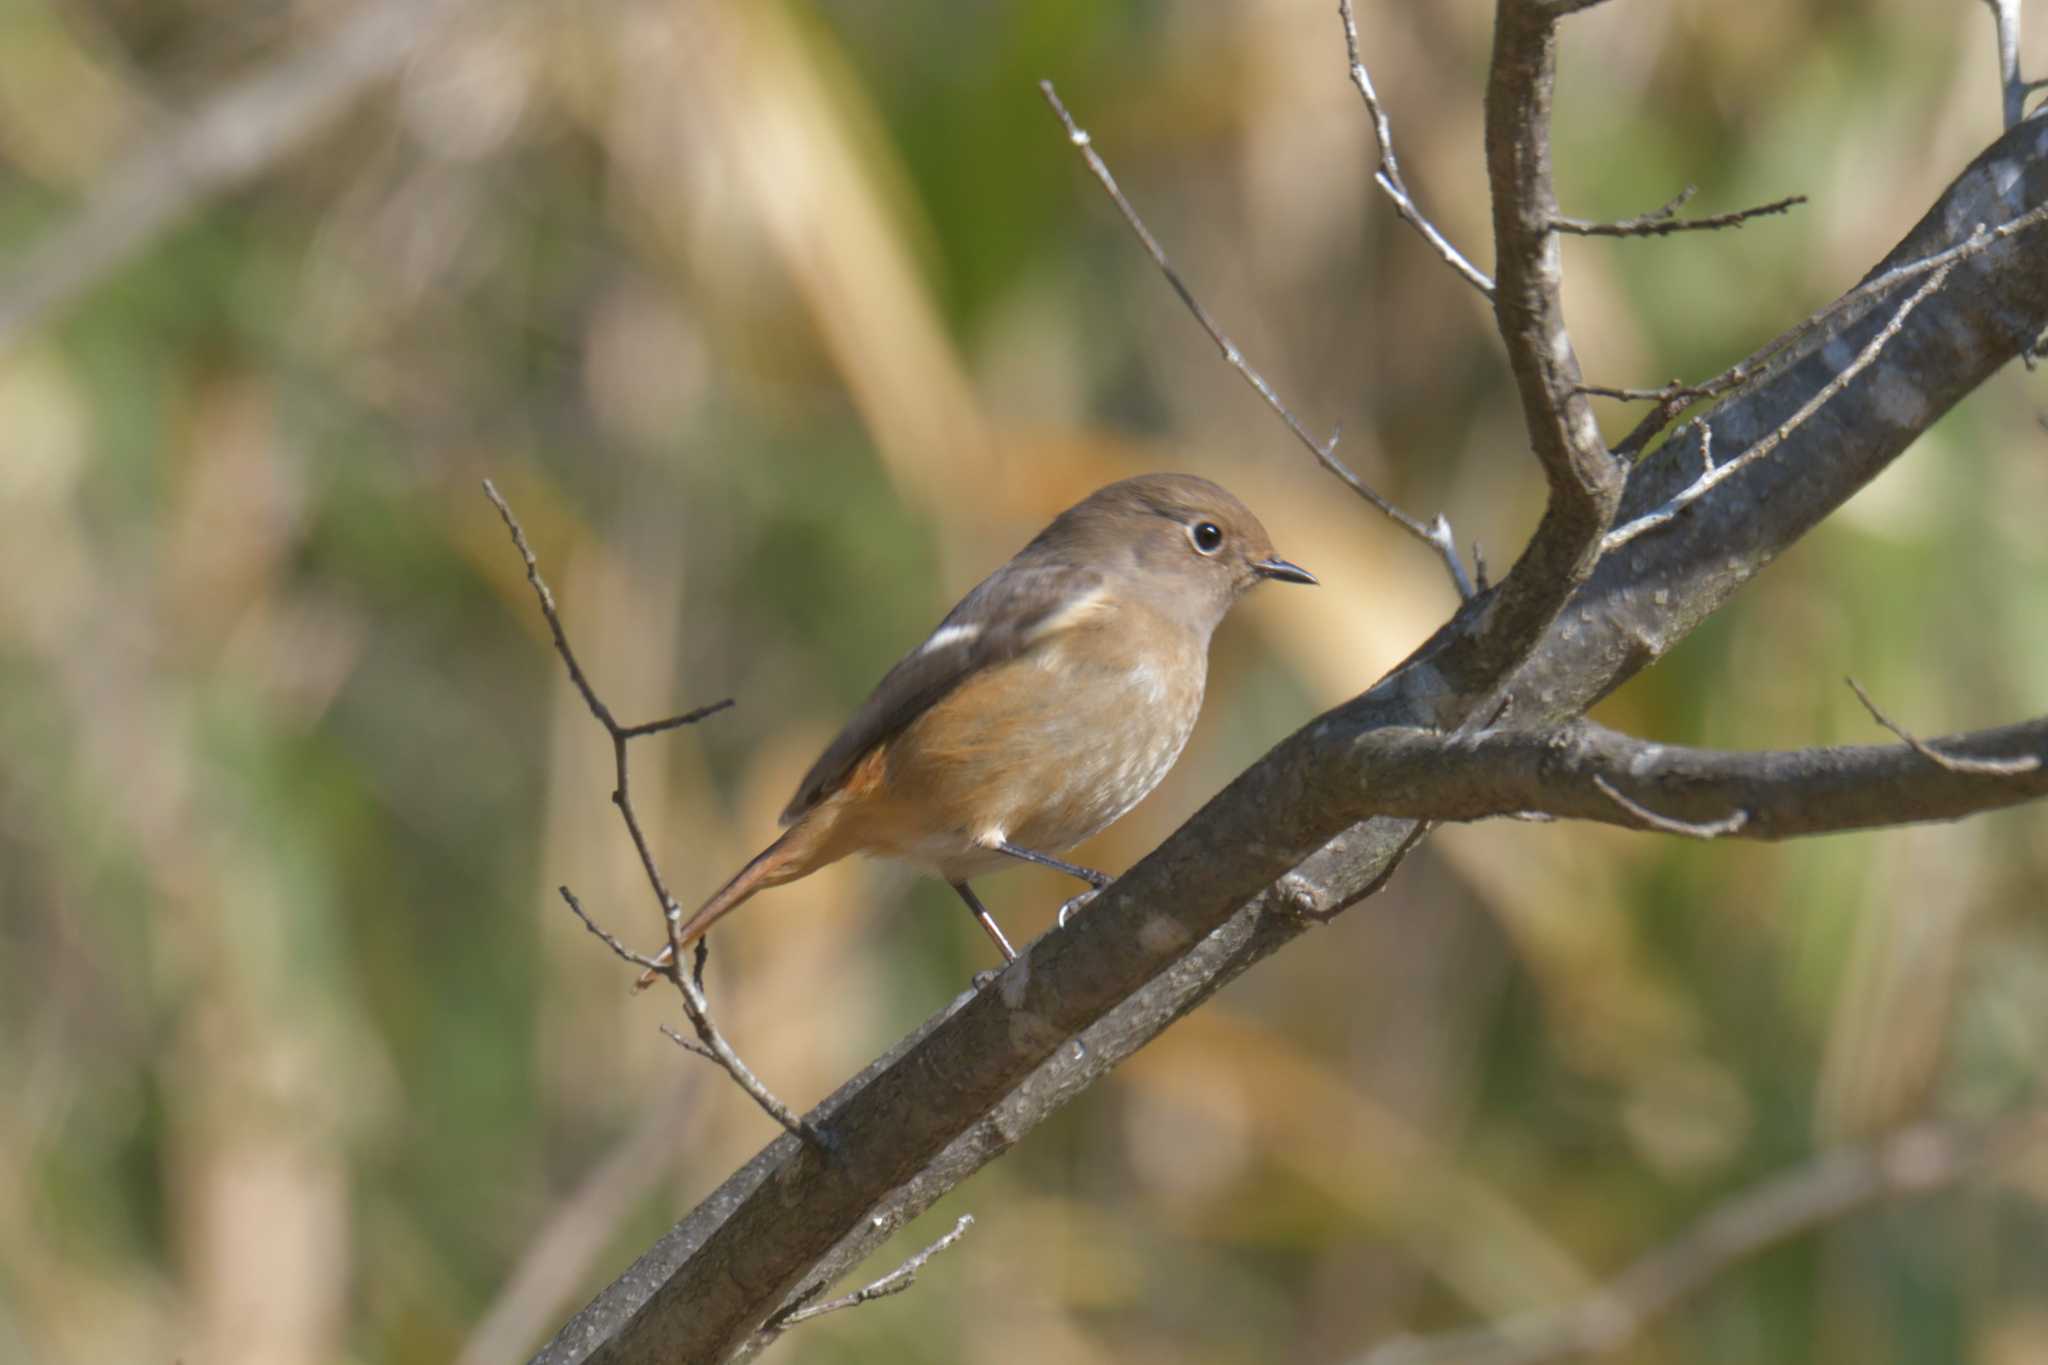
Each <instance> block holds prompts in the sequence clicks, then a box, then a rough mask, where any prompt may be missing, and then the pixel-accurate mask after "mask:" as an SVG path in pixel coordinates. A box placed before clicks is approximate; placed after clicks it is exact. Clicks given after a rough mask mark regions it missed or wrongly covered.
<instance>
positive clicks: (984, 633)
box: [782, 562, 1106, 825]
mask: <svg viewBox="0 0 2048 1365" xmlns="http://www.w3.org/2000/svg"><path fill="white" fill-rule="evenodd" d="M1105 585H1106V580H1105V579H1104V577H1103V575H1102V573H1101V572H1100V571H1099V570H1095V569H1084V568H1078V567H1075V566H1072V565H1063V564H1045V565H1032V566H1022V565H1018V564H1016V563H1015V562H1012V563H1011V564H1008V565H1006V566H1004V568H1002V569H1001V570H998V571H997V572H996V573H994V574H991V575H990V576H989V577H987V578H985V579H983V580H982V582H981V584H980V585H979V586H978V587H976V588H975V589H974V591H972V592H970V593H968V594H967V596H965V597H964V598H962V599H961V600H960V604H959V605H958V606H956V607H954V608H953V610H952V611H951V612H949V613H947V615H946V619H945V620H943V621H941V622H939V625H938V629H936V630H934V631H933V632H932V633H931V636H930V638H928V639H927V640H926V641H925V642H924V643H923V644H921V645H919V646H918V647H917V648H916V649H914V650H912V651H911V652H910V653H909V654H907V655H905V656H904V657H903V658H902V659H901V660H899V661H898V662H897V664H896V666H895V667H894V668H892V669H890V670H889V671H888V673H886V674H884V675H883V677H882V681H881V682H879V683H877V684H876V685H875V690H874V692H873V693H872V694H870V695H869V697H868V699H867V700H866V701H865V702H863V703H861V708H860V710H858V711H856V712H854V713H853V719H851V720H849V721H847V722H846V728H845V729H843V730H841V731H840V732H839V737H838V738H837V739H834V740H833V741H832V743H831V744H829V745H828V746H826V749H825V752H824V753H823V754H821V755H819V756H818V761H817V762H816V763H813V764H812V765H811V770H810V772H808V773H806V774H805V775H804V780H803V783H802V785H800V786H799V787H798V788H797V789H796V795H795V796H794V797H792V798H791V799H790V803H789V805H788V807H787V808H786V809H785V810H784V811H783V812H782V823H783V824H785V825H787V824H792V823H794V822H795V821H797V820H799V819H801V818H802V817H803V816H804V814H805V813H806V812H808V811H809V810H810V809H811V808H812V807H813V806H815V805H817V804H818V803H819V802H820V801H822V800H823V799H824V798H825V796H826V795H827V794H829V793H830V792H831V791H833V790H834V789H835V788H836V787H838V785H839V784H840V782H841V781H843V780H844V779H845V777H846V775H847V773H849V772H851V771H852V770H853V767H854V765H855V764H856V763H858V762H860V760H861V759H862V758H864V757H866V756H867V754H868V752H869V751H870V750H871V749H873V748H874V747H875V746H876V745H878V744H881V743H883V742H885V741H887V740H889V739H893V738H894V737H895V736H896V735H898V734H900V733H901V732H902V731H903V729H904V727H906V726H908V725H909V724H910V723H911V722H912V721H914V720H916V719H917V718H918V717H919V716H920V715H922V714H924V712H925V710H926V709H927V708H928V707H930V706H931V705H932V704H933V703H935V702H937V701H938V700H939V699H940V698H941V697H943V696H945V695H946V694H947V693H948V692H951V691H952V690H953V689H954V688H955V687H958V686H959V685H960V683H961V682H962V681H963V680H964V679H965V678H967V677H968V676H969V675H970V674H973V673H976V672H979V671H980V670H982V669H985V668H991V667H993V666H995V665H997V664H1000V663H1004V662H1006V661H1008V660H1010V659H1014V658H1016V657H1017V656H1018V655H1020V654H1022V653H1024V651H1026V650H1028V649H1030V648H1031V647H1032V646H1033V645H1035V644H1037V643H1038V642H1039V641H1040V640H1043V639H1044V638H1045V637H1046V636H1048V635H1050V634H1053V633H1055V632H1057V631H1061V630H1064V629H1066V628H1067V627H1068V626H1070V625H1073V624H1075V623H1077V622H1079V621H1080V620H1082V619H1084V618H1085V617H1087V616H1090V615H1092V614H1094V613H1095V612H1097V611H1100V610H1101V609H1102V608H1103V605H1104V604H1105V601H1106V598H1105Z"/></svg>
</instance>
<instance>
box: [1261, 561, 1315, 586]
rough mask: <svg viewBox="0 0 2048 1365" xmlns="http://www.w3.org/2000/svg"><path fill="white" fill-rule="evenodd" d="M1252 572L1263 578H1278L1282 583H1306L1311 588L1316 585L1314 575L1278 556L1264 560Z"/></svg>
mask: <svg viewBox="0 0 2048 1365" xmlns="http://www.w3.org/2000/svg"><path fill="white" fill-rule="evenodd" d="M1252 572H1253V573H1255V574H1257V575H1258V576H1259V577H1261V578H1277V579H1279V580H1280V581H1281V582H1282V583H1306V584H1308V585H1309V586H1310V587H1314V586H1315V585H1316V576H1315V575H1314V574H1312V573H1310V572H1309V571H1308V570H1307V569H1304V568H1302V567H1301V565H1299V564H1290V563H1288V562H1287V561H1286V560H1284V559H1282V558H1281V557H1280V556H1278V555H1274V556H1273V557H1272V558H1271V559H1262V560H1260V561H1259V562H1258V563H1256V564H1254V565H1252Z"/></svg>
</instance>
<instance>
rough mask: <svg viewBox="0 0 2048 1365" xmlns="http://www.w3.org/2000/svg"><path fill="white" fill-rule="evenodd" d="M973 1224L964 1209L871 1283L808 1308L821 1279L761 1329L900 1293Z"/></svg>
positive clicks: (773, 1329) (821, 1286)
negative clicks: (946, 1228)
mask: <svg viewBox="0 0 2048 1365" xmlns="http://www.w3.org/2000/svg"><path fill="white" fill-rule="evenodd" d="M973 1226H974V1215H973V1214H971V1213H963V1214H961V1215H960V1218H959V1221H957V1222H955V1223H954V1224H953V1230H952V1231H951V1232H949V1233H947V1234H946V1235H945V1236H944V1237H941V1238H939V1240H938V1241H936V1242H933V1243H932V1244H931V1245H930V1246H928V1247H926V1248H925V1249H924V1250H923V1251H920V1252H918V1253H917V1254H916V1255H915V1256H912V1257H911V1258H910V1259H909V1260H907V1261H905V1262H904V1263H903V1264H902V1265H899V1266H897V1267H896V1268H895V1269H894V1270H892V1271H890V1272H889V1273H888V1274H886V1275H884V1276H883V1277H882V1278H881V1279H879V1280H876V1281H875V1282H874V1283H873V1284H871V1285H868V1286H867V1287H866V1288H864V1289H856V1290H855V1291H854V1292H853V1293H851V1294H847V1295H844V1296H842V1297H840V1298H836V1299H829V1300H827V1301H826V1302H824V1303H820V1304H813V1305H811V1306H810V1307H808V1308H806V1307H804V1306H803V1304H804V1302H805V1300H806V1299H807V1298H810V1297H814V1296H815V1295H817V1294H819V1293H820V1292H822V1291H823V1290H824V1288H825V1286H824V1283H823V1282H822V1281H821V1282H820V1283H819V1284H817V1285H815V1286H813V1287H812V1288H811V1289H810V1290H809V1291H807V1293H805V1294H803V1295H799V1296H798V1297H797V1300H796V1302H794V1303H792V1304H791V1305H790V1306H789V1308H787V1309H785V1310H783V1311H782V1312H781V1313H778V1314H777V1315H776V1316H774V1317H772V1318H770V1319H769V1320H768V1325H767V1326H766V1327H764V1328H763V1329H762V1330H763V1331H766V1332H780V1331H782V1330H783V1329H784V1328H788V1327H794V1326H796V1325H797V1324H798V1323H800V1322H808V1321H810V1320H811V1319H812V1318H821V1317H823V1316H825V1314H827V1313H837V1312H840V1311H841V1310H843V1309H847V1308H858V1307H860V1306H861V1305H862V1304H864V1303H869V1302H872V1301H873V1300H875V1299H881V1298H887V1297H888V1296H889V1295H891V1294H901V1293H902V1292H903V1291H904V1290H906V1289H908V1288H910V1286H911V1285H913V1284H915V1283H917V1273H918V1272H919V1271H920V1270H923V1269H924V1267H925V1263H926V1262H927V1261H929V1260H931V1258H932V1257H934V1256H936V1255H938V1254H939V1253H940V1252H942V1251H946V1250H948V1249H950V1248H951V1247H952V1245H953V1244H954V1243H955V1242H957V1241H959V1240H960V1239H961V1238H962V1237H965V1236H966V1235H967V1229H969V1228H971V1227H973Z"/></svg>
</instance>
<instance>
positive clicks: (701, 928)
mask: <svg viewBox="0 0 2048 1365" xmlns="http://www.w3.org/2000/svg"><path fill="white" fill-rule="evenodd" d="M822 823H824V822H817V821H809V820H806V821H802V822H800V823H798V824H797V825H795V826H794V827H792V828H790V829H788V830H786V831H784V832H783V835H782V837H781V838H780V839H777V840H776V841H775V842H774V843H772V844H770V845H768V847H766V848H764V849H762V850H761V851H760V852H759V853H756V854H755V855H754V856H753V857H752V858H751V859H750V860H749V861H748V863H747V865H746V866H745V867H743V868H741V869H740V870H739V871H738V872H735V873H733V875H732V880H731V881H729V882H727V883H726V884H725V885H724V886H721V887H719V888H718V890H717V892H715V893H714V894H713V895H712V897H711V899H710V900H708V901H705V902H704V904H703V905H701V906H699V907H698V908H697V913H696V914H694V915H692V916H690V918H689V919H688V920H687V921H685V922H684V924H683V927H682V930H681V931H680V933H679V934H678V935H677V939H676V941H677V942H678V943H680V944H681V945H682V946H683V947H685V948H687V947H689V946H690V945H691V944H693V943H695V942H696V941H697V940H698V939H700V938H702V937H704V935H705V934H706V933H707V932H709V930H710V928H711V926H712V925H713V924H716V923H717V922H718V921H719V920H720V919H722V918H724V917H725V916H726V915H728V914H730V913H732V912H733V911H734V910H737V909H739V908H740V906H742V905H744V904H745V903H746V902H747V900H748V899H749V898H750V897H751V896H752V895H753V894H754V893H755V892H756V891H766V890H767V889H768V888H769V887H771V886H781V885H782V884H783V883H785V882H793V881H795V880H796V879H797V878H799V877H805V876H809V875H810V874H811V873H813V872H815V871H817V870H818V869H819V868H821V867H823V866H825V864H827V863H832V862H837V861H838V860H839V859H840V858H841V857H842V856H844V855H843V854H840V853H836V852H830V853H828V852H827V850H826V849H825V848H824V847H822V845H823V844H824V843H825V842H826V841H825V840H822V839H820V838H819V837H818V836H819V834H820V832H821V831H820V829H819V825H820V824H822ZM669 954H670V950H669V949H668V948H667V947H664V948H662V950H661V953H660V955H659V956H657V957H656V958H655V959H654V962H655V966H654V967H653V968H650V969H649V970H647V971H644V972H642V973H641V974H640V979H639V981H637V982H636V983H634V989H635V990H645V989H647V987H649V986H651V985H653V984H654V982H655V980H656V979H657V978H658V976H659V974H660V972H659V969H662V968H666V967H667V966H668V961H669Z"/></svg>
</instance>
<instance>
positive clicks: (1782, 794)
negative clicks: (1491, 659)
mask: <svg viewBox="0 0 2048 1365" xmlns="http://www.w3.org/2000/svg"><path fill="white" fill-rule="evenodd" d="M1925 747H1927V748H1931V749H1932V750H1934V752H1935V753H1937V754H1938V755H1940V756H1941V757H1938V758H1936V757H1929V756H1928V755H1927V753H1925V752H1923V751H1922V746H1921V745H1919V744H1918V743H1906V744H1880V745H1857V746H1850V747H1836V748H1812V749H1771V750H1762V751H1758V752H1753V753H1731V752H1726V751H1723V750H1715V749H1690V748H1685V747H1683V746H1679V745H1670V744H1653V743H1650V742H1648V741H1646V740H1640V739H1635V738H1632V737H1631V736H1628V735H1623V734H1617V733H1616V732H1615V731H1613V730H1608V729H1605V728H1603V727H1601V726H1598V725H1595V724H1593V723H1591V722H1590V721H1580V722H1577V723H1576V724H1573V725H1570V726H1566V727H1564V728H1562V729H1559V730H1554V731H1548V732H1531V731H1526V730H1495V731H1489V732H1487V733H1485V734H1480V735H1445V734H1443V733H1441V732H1438V731H1425V730H1413V729H1406V728H1401V727H1388V728H1384V729H1378V730H1369V731H1365V732H1363V733H1361V734H1359V735H1357V736H1356V737H1355V738H1354V739H1353V740H1352V741H1351V745H1350V757H1349V759H1348V761H1347V763H1345V764H1344V765H1343V767H1344V768H1345V769H1346V770H1348V776H1349V779H1350V780H1351V781H1354V782H1356V783H1357V784H1358V789H1357V790H1356V791H1355V793H1353V795H1352V796H1351V799H1350V801H1349V802H1347V804H1348V805H1349V806H1350V808H1351V809H1352V810H1353V811H1356V812H1357V813H1358V815H1359V816H1360V818H1363V817H1365V816H1369V815H1394V816H1402V817H1405V818H1408V819H1416V820H1438V821H1442V820H1482V819H1485V818H1487V817H1489V816H1496V815H1515V814H1519V813H1521V812H1524V811H1538V812H1541V813H1543V814H1545V815H1555V816H1561V817H1564V818H1566V819H1572V820H1595V821H1598V822H1600V823H1602V824H1608V825H1621V826H1624V827H1626V828H1630V829H1652V830H1663V831H1664V832H1666V833H1685V834H1696V833H1698V832H1700V831H1702V830H1706V831H1710V832H1711V833H1712V834H1714V835H1715V836H1717V837H1726V838H1740V839H1790V838H1794V837H1797V836H1800V835H1809V834H1839V833H1842V832H1843V831H1846V830H1856V829H1880V828H1884V827H1886V826H1891V825H1904V824H1912V823H1916V822H1919V821H1926V820H1955V819H1959V818H1961V817H1962V816H1965V815H1975V814H1977V813H1978V812H1979V811H1986V810H1996V809H1998V808H2000V807H2004V806H2012V805H2017V804H2019V803H2020V802H2022V801H2031V800H2037V799H2039V798H2040V797H2043V796H2048V717H2044V718H2040V719H2035V720H2029V721H2024V722H2021V723H2020V724H2017V725H2007V726H2002V727H2000V728H1998V729H1995V730H1979V731H1976V732H1975V733H1972V734H1966V735H1953V736H1949V737H1947V738H1944V739H1938V740H1934V741H1932V743H1931V744H1929V745H1927V746H1925ZM1942 758H1948V759H1954V760H1961V761H1960V762H1948V763H1944V762H1943V761H1942ZM1317 775H1318V777H1326V776H1327V777H1333V776H1334V774H1332V773H1331V772H1330V767H1329V765H1326V764H1325V763H1323V762H1320V761H1319V763H1318V774H1317ZM1602 783H1605V784H1606V785H1607V786H1609V787H1611V788H1612V789H1613V790H1614V791H1616V792H1619V793H1620V794H1621V795H1622V796H1623V797H1624V798H1626V799H1625V800H1624V801H1622V802H1617V801H1616V800H1615V799H1614V798H1613V796H1611V795H1609V794H1608V793H1607V792H1605V791H1603V790H1602V789H1601V784H1602ZM1342 799H1343V798H1342V797H1341V796H1339V795H1336V794H1331V795H1329V796H1327V797H1326V800H1328V801H1330V802H1336V801H1339V800H1342ZM1632 805H1633V806H1640V807H1641V808H1642V810H1636V809H1631V806H1632ZM1644 812H1650V813H1652V814H1651V815H1646V814H1645V813H1644ZM1738 813H1739V814H1740V815H1741V816H1742V819H1741V820H1740V821H1739V822H1734V821H1730V819H1729V817H1731V816H1733V815H1736V814H1738ZM1653 816H1654V818H1653ZM1660 821H1664V822H1677V823H1679V824H1682V825H1683V826H1685V828H1683V829H1679V830H1671V829H1667V828H1665V825H1664V824H1661V823H1659V822H1660ZM1717 826H1720V827H1718V828H1717Z"/></svg>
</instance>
